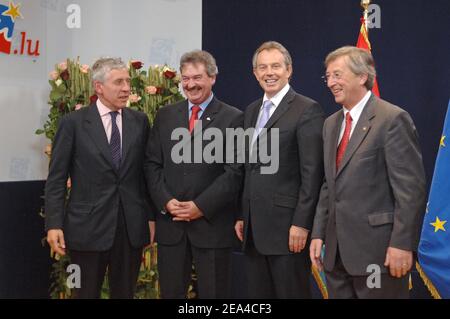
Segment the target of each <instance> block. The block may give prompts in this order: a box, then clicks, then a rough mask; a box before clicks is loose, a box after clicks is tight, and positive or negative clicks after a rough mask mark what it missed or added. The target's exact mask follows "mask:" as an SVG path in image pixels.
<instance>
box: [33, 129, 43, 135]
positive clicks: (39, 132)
mask: <svg viewBox="0 0 450 319" xmlns="http://www.w3.org/2000/svg"><path fill="white" fill-rule="evenodd" d="M44 133H45V131H44V130H41V129H39V130H36V132H34V134H36V135H41V134H44Z"/></svg>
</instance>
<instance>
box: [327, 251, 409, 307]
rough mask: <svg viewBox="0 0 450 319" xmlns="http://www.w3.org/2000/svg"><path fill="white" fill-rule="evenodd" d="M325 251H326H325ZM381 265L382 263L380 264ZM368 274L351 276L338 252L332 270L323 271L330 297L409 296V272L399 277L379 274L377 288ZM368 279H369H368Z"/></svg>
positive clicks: (405, 297)
mask: <svg viewBox="0 0 450 319" xmlns="http://www.w3.org/2000/svg"><path fill="white" fill-rule="evenodd" d="M325 253H326V252H325ZM380 266H381V267H383V265H380ZM368 277H369V276H351V275H350V274H349V273H348V272H347V270H346V269H345V267H344V264H343V263H342V259H341V256H340V253H339V249H338V250H337V252H336V262H335V266H334V268H333V270H332V271H330V272H329V271H325V279H326V285H327V289H328V296H329V298H330V299H356V298H358V299H407V298H409V273H408V274H407V275H406V276H403V277H401V278H395V277H392V276H391V275H390V274H388V273H383V274H380V282H379V283H380V285H379V288H377V287H374V288H369V285H368V281H369V283H370V284H371V285H370V286H373V283H374V281H375V280H372V278H368ZM368 279H369V280H368Z"/></svg>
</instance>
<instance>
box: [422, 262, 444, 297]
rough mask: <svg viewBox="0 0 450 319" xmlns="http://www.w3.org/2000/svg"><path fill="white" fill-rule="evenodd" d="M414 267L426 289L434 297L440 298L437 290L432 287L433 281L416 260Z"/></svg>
mask: <svg viewBox="0 0 450 319" xmlns="http://www.w3.org/2000/svg"><path fill="white" fill-rule="evenodd" d="M416 269H417V271H418V272H419V275H420V277H421V278H422V280H423V282H424V284H425V286H427V288H428V290H429V291H430V293H431V295H432V296H433V298H434V299H442V298H441V296H440V295H439V292H438V291H437V289H436V287H434V285H433V283H432V282H431V280H430V279H428V277H427V275H426V274H425V272H424V271H423V269H422V267H420V265H419V263H418V262H417V261H416Z"/></svg>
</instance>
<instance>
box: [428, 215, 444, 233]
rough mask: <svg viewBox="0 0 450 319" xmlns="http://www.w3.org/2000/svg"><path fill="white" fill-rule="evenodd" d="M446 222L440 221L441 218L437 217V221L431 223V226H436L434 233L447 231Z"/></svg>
mask: <svg viewBox="0 0 450 319" xmlns="http://www.w3.org/2000/svg"><path fill="white" fill-rule="evenodd" d="M446 222H447V221H446V220H440V219H439V217H437V216H436V221H435V222H434V223H430V225H432V226H434V232H435V233H436V232H437V231H438V230H442V231H445V228H444V225H445V223H446Z"/></svg>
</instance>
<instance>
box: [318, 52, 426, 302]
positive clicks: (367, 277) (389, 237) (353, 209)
mask: <svg viewBox="0 0 450 319" xmlns="http://www.w3.org/2000/svg"><path fill="white" fill-rule="evenodd" d="M325 65H326V75H325V80H326V83H327V86H328V87H329V88H330V90H331V93H332V94H333V95H334V98H335V101H336V102H337V103H339V104H341V105H342V106H343V109H342V110H339V111H338V112H336V113H335V114H333V115H332V116H330V117H329V118H327V120H326V121H325V124H324V129H323V139H324V163H325V181H324V184H323V186H322V189H321V193H320V200H319V204H318V206H317V212H316V216H315V219H314V227H313V232H312V238H313V240H312V242H311V246H310V257H311V261H312V263H313V265H314V266H316V267H318V268H319V269H320V270H321V269H322V267H324V268H325V276H326V282H327V288H328V292H329V296H330V298H408V277H409V276H408V274H409V271H410V269H411V267H412V265H413V252H414V251H416V249H417V244H418V240H419V235H420V228H421V221H422V215H423V212H424V209H425V207H424V206H425V174H424V168H423V163H422V156H421V152H420V148H419V142H418V137H417V131H416V128H415V126H414V123H413V121H412V119H411V117H410V116H409V114H408V113H407V112H406V111H404V110H402V109H401V108H399V107H397V106H395V105H392V104H390V103H388V102H386V101H384V100H381V99H379V98H378V97H376V96H374V95H373V94H372V93H371V91H370V90H371V89H372V86H373V83H374V79H375V74H376V73H375V68H374V61H373V58H372V55H371V54H370V53H369V52H368V51H366V50H362V49H359V48H356V47H342V48H340V49H337V50H336V51H334V52H332V53H330V54H329V55H328V56H327V58H326V60H325ZM324 241H325V256H324V259H323V263H322V260H321V257H320V256H321V249H322V246H323V242H324Z"/></svg>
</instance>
